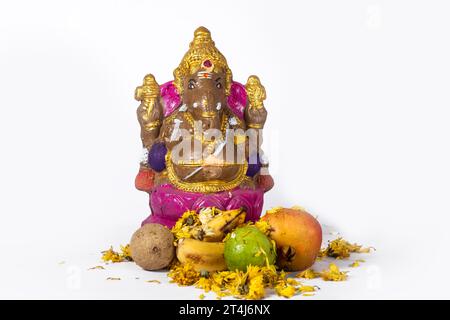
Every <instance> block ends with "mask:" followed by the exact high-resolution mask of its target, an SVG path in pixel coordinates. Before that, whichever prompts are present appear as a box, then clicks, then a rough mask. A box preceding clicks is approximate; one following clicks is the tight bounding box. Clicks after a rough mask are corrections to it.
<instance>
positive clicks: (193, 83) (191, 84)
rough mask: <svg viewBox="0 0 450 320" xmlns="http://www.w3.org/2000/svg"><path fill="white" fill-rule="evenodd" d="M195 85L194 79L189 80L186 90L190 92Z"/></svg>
mask: <svg viewBox="0 0 450 320" xmlns="http://www.w3.org/2000/svg"><path fill="white" fill-rule="evenodd" d="M195 85H196V83H195V80H194V79H191V80H189V82H188V89H191V90H192V89H194V88H195Z"/></svg>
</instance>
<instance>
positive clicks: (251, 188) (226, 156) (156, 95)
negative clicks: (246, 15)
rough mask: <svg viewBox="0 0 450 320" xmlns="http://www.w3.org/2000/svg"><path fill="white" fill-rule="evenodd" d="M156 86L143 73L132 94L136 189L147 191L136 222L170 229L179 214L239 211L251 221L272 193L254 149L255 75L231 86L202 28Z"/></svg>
mask: <svg viewBox="0 0 450 320" xmlns="http://www.w3.org/2000/svg"><path fill="white" fill-rule="evenodd" d="M173 75H174V79H173V80H172V81H169V82H166V83H164V84H162V85H159V84H158V83H157V82H156V80H155V77H154V76H153V75H151V74H148V75H147V76H145V78H144V82H143V84H142V85H141V86H139V87H138V88H136V92H135V98H136V100H138V101H140V105H139V107H138V109H137V116H138V121H139V124H140V127H141V140H142V146H143V154H144V156H143V159H142V161H141V163H140V168H139V172H138V174H137V176H136V180H135V185H136V188H137V189H139V190H142V191H145V192H147V193H149V196H150V209H151V214H150V216H149V217H148V218H146V219H145V220H144V221H143V222H142V224H146V223H160V224H163V225H166V226H167V227H169V228H170V227H172V226H173V225H174V224H175V222H176V221H177V220H178V218H180V217H181V216H182V215H183V213H184V212H186V211H188V210H195V211H197V212H198V211H199V210H201V209H202V208H207V207H216V208H218V209H220V210H232V209H236V208H243V209H244V210H245V211H246V213H247V215H246V219H247V220H251V221H255V220H257V219H258V218H259V217H260V215H261V212H262V207H263V198H264V193H265V192H267V191H269V190H270V189H271V188H272V187H273V184H274V183H273V179H272V177H271V176H270V174H269V171H268V161H267V159H266V157H265V155H264V153H263V151H262V149H261V144H262V133H263V128H264V124H265V121H266V117H267V111H266V108H265V107H264V100H265V98H266V92H265V89H264V87H263V86H262V84H261V82H260V80H259V78H258V77H257V76H254V75H252V76H250V77H249V78H248V80H247V83H246V85H245V86H244V85H242V84H240V83H238V82H236V81H234V80H233V75H232V72H231V70H230V68H229V67H228V63H227V60H226V59H225V57H224V56H223V54H222V53H221V52H220V51H219V50H218V49H217V48H216V46H215V43H214V41H213V40H212V38H211V33H210V32H209V30H208V29H206V28H204V27H199V28H198V29H197V30H195V32H194V39H193V41H192V42H191V43H190V45H189V50H188V51H187V52H186V54H185V55H184V57H183V58H182V60H181V63H180V64H179V66H178V67H177V68H176V69H175V70H174V72H173Z"/></svg>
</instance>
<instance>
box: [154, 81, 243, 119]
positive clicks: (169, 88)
mask: <svg viewBox="0 0 450 320" xmlns="http://www.w3.org/2000/svg"><path fill="white" fill-rule="evenodd" d="M160 88H161V98H162V100H163V102H164V104H163V111H164V117H167V116H170V115H171V114H172V113H173V112H174V111H175V110H176V109H177V108H178V107H179V106H180V104H181V98H180V95H179V94H178V92H177V89H176V88H175V86H174V84H173V81H169V82H166V83H164V84H163V85H161V87H160ZM227 102H228V106H229V107H230V109H231V111H233V113H234V114H235V115H236V116H237V117H239V119H241V120H242V119H244V109H245V106H246V105H247V93H246V91H245V86H243V85H242V84H240V83H239V82H236V81H233V82H232V83H231V88H230V95H229V96H228V97H227Z"/></svg>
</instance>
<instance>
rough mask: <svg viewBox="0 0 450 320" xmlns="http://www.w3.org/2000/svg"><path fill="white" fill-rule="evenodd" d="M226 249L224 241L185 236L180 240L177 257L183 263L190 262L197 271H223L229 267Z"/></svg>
mask: <svg viewBox="0 0 450 320" xmlns="http://www.w3.org/2000/svg"><path fill="white" fill-rule="evenodd" d="M224 249H225V244H224V243H223V242H204V241H200V240H196V239H189V238H183V239H180V240H179V242H178V246H177V258H178V260H179V261H180V262H181V263H183V264H185V263H190V264H191V265H192V266H193V267H194V269H195V270H196V271H208V272H212V271H223V270H226V269H227V266H226V264H225V258H224V256H223V252H224Z"/></svg>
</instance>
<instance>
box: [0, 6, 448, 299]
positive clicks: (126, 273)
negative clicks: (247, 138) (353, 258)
mask: <svg viewBox="0 0 450 320" xmlns="http://www.w3.org/2000/svg"><path fill="white" fill-rule="evenodd" d="M449 10H450V6H449V3H448V1H394V0H392V1H381V0H354V1H331V0H330V1H271V2H268V1H236V2H234V1H227V2H225V1H2V2H1V4H0V139H1V145H0V146H1V149H0V154H1V160H0V161H1V162H0V214H1V222H0V245H1V254H0V256H1V258H0V298H143V299H148V298H150V299H151V298H163V299H164V298H167V299H170V298H197V297H198V295H199V293H200V292H199V291H197V290H193V289H190V288H178V287H176V286H174V285H169V284H166V282H167V280H166V277H165V274H164V273H148V272H144V271H141V270H139V269H138V268H137V267H136V266H135V265H134V264H117V265H114V266H107V270H104V271H101V270H95V271H86V269H87V268H89V267H92V266H95V265H97V264H99V251H101V250H102V249H105V248H108V247H109V245H111V244H113V245H115V246H117V245H118V244H120V243H127V242H128V241H129V238H130V237H131V234H132V233H133V232H134V231H135V230H136V229H137V228H138V227H139V225H140V222H141V221H142V220H143V219H144V218H145V217H146V216H147V215H148V214H149V209H148V203H147V202H148V199H147V195H146V194H144V193H141V192H138V191H137V190H135V189H134V177H135V174H136V173H137V170H138V161H139V157H140V152H141V146H140V139H139V127H138V123H137V120H136V116H135V109H136V107H137V105H138V103H137V102H136V101H134V100H133V94H134V89H135V87H136V86H138V85H140V84H141V81H142V78H143V76H144V75H145V74H147V73H153V74H154V75H155V77H156V79H157V81H158V82H159V83H163V82H165V81H168V80H171V79H172V71H173V69H174V68H175V67H176V66H177V65H178V63H179V62H180V60H181V58H182V56H183V54H184V53H185V52H186V50H187V49H188V44H189V42H190V41H191V40H192V36H193V31H194V30H195V28H196V27H198V26H200V25H204V26H206V27H208V28H209V29H210V30H211V32H212V35H213V39H214V40H215V42H216V45H217V47H218V48H219V50H221V51H222V52H223V53H224V55H225V56H226V57H227V59H228V62H229V65H230V68H231V69H232V71H233V73H234V79H235V80H236V81H240V82H244V83H245V81H246V79H247V77H248V76H249V75H250V74H257V75H258V76H259V77H260V79H261V81H262V83H263V84H264V85H265V87H266V90H267V95H268V98H267V100H266V107H267V109H268V111H269V117H268V121H267V126H266V130H265V137H266V149H267V151H268V153H269V156H270V159H271V169H272V174H273V177H274V179H275V182H276V186H275V188H274V189H273V190H272V191H271V192H269V193H268V194H267V195H266V205H265V207H266V209H267V208H270V207H272V206H279V205H282V206H291V205H297V204H298V205H302V206H304V207H305V208H307V209H308V210H309V211H310V212H311V213H313V214H315V215H318V217H319V219H320V221H321V223H322V224H324V225H328V226H331V227H325V228H324V229H326V230H331V229H332V230H338V231H339V232H341V233H342V235H343V236H344V237H345V238H346V239H348V240H350V241H355V242H358V243H362V244H365V245H372V246H374V247H376V248H377V251H376V253H374V254H371V255H370V257H369V258H368V260H367V262H366V263H365V264H363V266H362V267H360V268H358V269H355V270H351V273H350V277H349V280H348V281H347V282H345V283H323V282H321V283H320V286H321V288H322V290H321V291H320V292H319V293H318V294H317V295H316V296H315V297H314V298H319V299H320V298H330V299H343V298H376V299H383V298H387V299H391V298H450V294H449V293H448V285H449V284H450V283H449V277H448V276H447V266H448V265H449V263H450V259H449V255H448V247H449V243H448V242H449V228H448V223H449V222H450V218H449V215H450V210H449V209H450V201H449V196H450V192H449V191H450V169H449V164H450V151H449V136H450V126H449V120H450V112H449V108H450V95H449V85H450V62H449V61H450V59H449V57H450V47H449V32H450V20H449V18H448V16H449ZM60 262H64V263H61V264H59V263H60ZM107 276H121V277H122V278H123V279H122V281H106V280H105V278H106V277H107ZM135 277H139V278H140V279H135ZM156 278H158V279H162V280H163V281H164V283H162V284H161V285H157V284H148V283H144V282H143V280H146V279H156ZM209 297H211V298H213V296H208V298H209ZM302 299H305V298H302ZM307 299H312V298H307Z"/></svg>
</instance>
